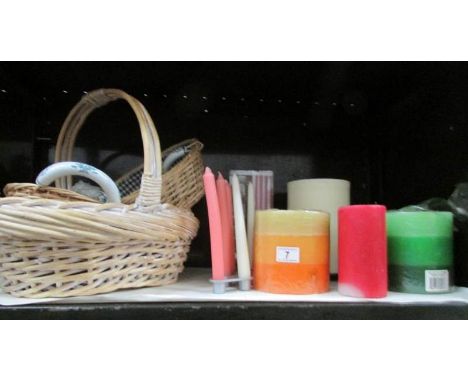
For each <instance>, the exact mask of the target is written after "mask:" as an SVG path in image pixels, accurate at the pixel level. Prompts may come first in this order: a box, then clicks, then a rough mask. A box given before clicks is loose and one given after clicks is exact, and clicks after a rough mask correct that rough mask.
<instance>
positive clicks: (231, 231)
mask: <svg viewBox="0 0 468 382" xmlns="http://www.w3.org/2000/svg"><path fill="white" fill-rule="evenodd" d="M224 186H225V188H226V196H227V216H228V226H227V231H228V238H229V242H228V256H227V258H228V259H229V274H230V275H233V274H234V273H235V272H236V258H235V255H234V253H235V246H236V243H235V240H234V212H233V207H232V190H231V185H230V184H229V182H228V181H227V180H224Z"/></svg>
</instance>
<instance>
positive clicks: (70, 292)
mask: <svg viewBox="0 0 468 382" xmlns="http://www.w3.org/2000/svg"><path fill="white" fill-rule="evenodd" d="M86 99H87V100H88V101H86V102H89V105H88V107H89V108H95V107H99V106H101V105H104V104H106V103H107V102H109V101H112V100H116V99H123V100H125V101H127V102H128V103H129V104H130V106H131V107H132V109H133V110H134V112H135V114H136V115H137V118H138V122H139V125H140V129H141V134H142V138H143V149H144V168H143V177H142V181H141V188H140V193H139V196H138V198H137V200H136V202H135V204H134V205H132V206H128V205H125V204H110V203H108V204H96V203H92V202H67V201H63V200H53V199H44V198H39V197H36V196H29V197H6V198H1V199H0V280H1V283H2V288H3V290H4V291H5V292H7V293H10V294H12V295H14V296H19V297H33V298H42V297H67V296H83V295H93V294H98V293H105V292H111V291H114V290H117V289H123V288H139V287H146V286H159V285H164V284H170V283H173V282H175V281H176V280H177V277H178V275H179V273H180V272H181V271H182V270H183V263H184V261H185V259H186V257H187V252H188V250H189V246H190V243H191V240H192V239H193V238H194V237H195V235H196V233H197V230H198V220H197V219H196V218H195V216H194V215H193V214H192V213H191V212H190V211H189V210H187V209H181V208H177V207H174V206H172V205H169V204H161V203H160V199H161V182H162V180H161V178H162V176H161V151H160V146H159V138H158V135H157V132H156V130H155V127H154V124H153V122H152V120H151V118H150V116H149V114H148V112H147V111H146V109H145V108H144V106H143V105H142V104H141V103H140V102H139V101H138V100H136V99H135V98H133V97H131V96H130V95H128V94H126V93H124V92H122V91H120V90H114V89H106V90H99V91H96V92H92V93H90V94H89V95H88V97H86ZM82 105H83V106H85V104H84V103H83V102H82Z"/></svg>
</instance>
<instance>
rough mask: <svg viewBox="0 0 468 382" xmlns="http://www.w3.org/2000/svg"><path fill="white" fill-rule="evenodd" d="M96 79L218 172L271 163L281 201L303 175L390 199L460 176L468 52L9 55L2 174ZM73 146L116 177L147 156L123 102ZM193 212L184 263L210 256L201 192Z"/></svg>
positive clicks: (165, 139) (362, 195) (24, 157)
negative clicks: (313, 59) (19, 59)
mask: <svg viewBox="0 0 468 382" xmlns="http://www.w3.org/2000/svg"><path fill="white" fill-rule="evenodd" d="M101 87H115V88H121V89H123V90H125V91H127V92H128V93H130V94H132V95H134V96H135V97H137V98H138V99H140V100H141V101H142V102H143V103H144V105H145V106H146V107H147V109H148V110H149V112H150V114H151V115H152V116H153V118H154V120H155V123H156V126H157V128H158V132H159V134H160V138H161V143H162V148H163V149H164V148H166V147H169V146H170V145H172V144H174V143H177V142H179V141H182V140H184V139H187V138H191V137H196V138H198V139H199V140H201V141H202V142H203V143H204V144H205V150H204V153H205V154H206V158H205V162H206V163H207V164H208V165H210V166H211V167H213V169H215V170H222V171H223V172H224V173H225V175H227V171H228V170H229V169H230V168H234V167H235V168H238V169H271V170H273V171H274V172H275V189H276V195H275V206H276V207H280V208H281V207H285V205H286V194H285V192H286V183H287V181H289V180H293V179H298V178H308V177H335V178H345V179H349V180H350V181H351V182H352V199H353V203H374V202H378V203H383V204H386V205H387V206H388V207H389V208H398V207H401V206H404V205H407V204H412V203H417V202H420V201H423V200H425V199H428V198H430V197H436V196H439V197H448V196H449V195H450V193H451V192H452V190H453V188H454V185H455V184H456V183H457V182H460V181H463V180H468V150H467V149H466V142H468V139H467V138H468V129H467V124H468V92H467V87H468V64H466V63H444V62H437V63H431V62H424V63H418V62H412V63H402V62H375V63H374V62H365V63H361V62H333V63H327V62H318V63H291V62H255V63H244V62H236V63H228V62H209V63H205V62H184V63H180V62H177V63H174V62H164V63H150V62H145V63H134V62H119V63H114V62H112V63H104V62H101V63H89V62H73V63H72V62H70V63H55V62H54V63H47V62H40V63H15V62H4V63H0V126H1V136H0V148H1V150H0V184H1V186H3V185H4V184H5V183H8V182H33V181H34V179H35V176H36V174H37V173H38V171H39V170H40V169H42V168H43V167H45V166H46V165H47V164H48V163H49V158H50V155H51V152H52V150H53V146H54V144H55V141H56V138H57V135H58V133H59V130H60V126H61V124H62V122H63V121H64V119H65V117H66V115H67V113H68V112H69V111H70V109H71V108H72V107H73V105H74V104H75V103H76V102H77V101H78V100H79V98H80V97H81V96H82V95H83V94H84V93H83V92H85V91H89V90H92V89H96V88H101ZM77 146H78V147H80V148H83V149H85V153H86V158H85V159H86V161H87V162H89V163H91V164H94V165H96V166H98V167H100V168H102V169H103V170H105V171H108V172H109V173H110V174H111V175H112V176H113V177H118V176H119V175H122V174H124V173H125V172H126V171H127V170H129V169H130V168H132V167H133V164H130V163H127V164H125V163H123V164H122V163H121V162H118V161H117V162H112V160H111V158H115V157H118V156H121V155H132V156H136V155H141V139H140V137H139V130H138V127H137V123H136V118H135V117H134V116H133V115H132V113H131V110H130V108H129V107H128V106H127V105H126V104H124V103H123V102H115V103H113V104H110V105H108V106H106V107H105V108H102V109H99V110H97V111H95V112H94V113H93V114H92V115H91V117H90V118H89V120H88V122H87V123H86V126H85V128H84V129H83V131H82V132H81V133H80V136H79V139H78V142H77ZM103 152H105V153H107V154H106V155H108V156H109V158H108V159H106V160H102V157H103V155H102V153H103ZM111 162H112V163H114V165H112V164H111ZM115 163H120V164H118V165H116V164H115ZM194 212H195V213H196V214H197V216H198V217H199V218H200V220H201V223H202V224H201V231H200V235H199V237H198V238H197V239H196V240H195V242H194V243H193V251H192V254H191V256H190V258H189V263H188V264H189V265H208V264H209V262H208V254H209V250H208V248H209V247H208V245H209V241H208V233H207V228H208V227H207V221H206V212H205V205H204V201H201V202H200V203H199V204H198V205H197V206H196V207H195V208H194Z"/></svg>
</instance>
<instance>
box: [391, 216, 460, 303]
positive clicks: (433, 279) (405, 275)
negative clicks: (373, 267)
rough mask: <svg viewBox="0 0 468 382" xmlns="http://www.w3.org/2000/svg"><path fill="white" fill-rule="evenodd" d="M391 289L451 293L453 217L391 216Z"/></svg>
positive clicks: (407, 291) (410, 291)
mask: <svg viewBox="0 0 468 382" xmlns="http://www.w3.org/2000/svg"><path fill="white" fill-rule="evenodd" d="M387 236H388V238H387V239H388V240H387V242H388V264H389V270H388V271H389V274H388V276H389V289H390V290H392V291H396V292H406V293H431V294H432V293H447V292H450V291H451V290H452V288H453V215H452V213H451V212H441V211H414V212H413V211H412V212H406V211H390V212H388V213H387Z"/></svg>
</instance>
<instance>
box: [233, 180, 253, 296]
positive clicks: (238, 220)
mask: <svg viewBox="0 0 468 382" xmlns="http://www.w3.org/2000/svg"><path fill="white" fill-rule="evenodd" d="M232 200H233V204H234V226H235V230H236V254H237V274H238V276H239V278H240V279H243V281H241V282H240V283H239V289H241V290H249V289H250V277H251V272H250V258H249V248H248V245H247V233H246V229H245V220H244V209H243V207H242V198H241V192H240V185H239V178H238V177H237V175H235V174H234V175H233V176H232Z"/></svg>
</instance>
